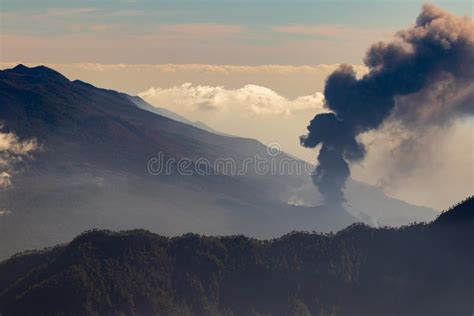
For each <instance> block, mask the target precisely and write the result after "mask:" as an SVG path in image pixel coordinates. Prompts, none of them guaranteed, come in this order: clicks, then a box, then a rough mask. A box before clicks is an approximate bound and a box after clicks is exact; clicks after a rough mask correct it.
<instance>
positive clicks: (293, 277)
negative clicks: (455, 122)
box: [0, 198, 474, 316]
mask: <svg viewBox="0 0 474 316" xmlns="http://www.w3.org/2000/svg"><path fill="white" fill-rule="evenodd" d="M472 203H473V199H472V198H470V199H468V200H466V201H465V202H463V203H462V204H460V205H457V206H456V207H454V208H453V209H451V210H449V211H448V212H446V213H444V214H445V215H444V216H447V214H449V217H451V218H452V219H456V218H458V219H459V218H461V220H463V221H464V218H465V217H464V214H465V213H470V214H471V216H470V217H469V218H470V219H471V220H470V221H465V222H464V225H458V224H459V221H458V220H454V221H451V222H450V223H446V222H444V221H443V220H441V218H442V217H443V215H440V217H439V218H438V219H436V220H435V221H433V222H432V223H430V224H417V225H411V226H406V227H403V228H398V229H390V228H379V229H375V228H371V227H369V226H367V225H364V224H354V225H352V226H349V227H347V228H345V229H343V230H341V231H340V232H338V233H336V234H318V233H305V232H292V233H289V234H286V235H284V236H281V237H279V238H275V239H272V240H257V239H252V238H248V237H245V236H227V237H206V236H202V235H196V234H185V235H182V236H178V237H164V236H159V235H156V234H152V233H150V232H147V231H144V230H134V231H127V232H119V233H115V232H110V231H89V232H85V233H83V234H81V235H80V236H78V237H76V238H74V239H73V240H72V241H71V242H70V243H68V244H65V245H62V246H58V247H54V248H51V249H49V250H44V251H41V252H32V253H26V254H18V255H16V256H14V257H12V258H11V259H9V260H7V261H4V262H2V263H0V288H4V290H3V291H0V312H2V314H5V315H19V314H21V315H32V314H38V313H39V314H48V315H59V314H64V313H66V314H127V315H175V314H179V315H188V314H189V315H325V314H328V313H329V314H332V315H335V316H340V315H400V314H403V315H468V314H469V313H470V312H472V311H473V307H474V306H473V305H472V302H473V298H474V277H473V274H472V273H470V272H472V262H474V251H471V250H474V249H473V246H472V243H471V242H470V241H471V240H472V238H473V237H474V235H473V233H474V221H473V220H472V218H473V217H472V213H474V208H473V207H472V206H473V204H472ZM466 210H467V211H466ZM453 223H454V224H455V225H454V226H453V225H452V224H453ZM20 293H21V294H20ZM44 297H54V298H55V300H54V302H50V301H48V300H46V301H45V300H43V298H44Z"/></svg>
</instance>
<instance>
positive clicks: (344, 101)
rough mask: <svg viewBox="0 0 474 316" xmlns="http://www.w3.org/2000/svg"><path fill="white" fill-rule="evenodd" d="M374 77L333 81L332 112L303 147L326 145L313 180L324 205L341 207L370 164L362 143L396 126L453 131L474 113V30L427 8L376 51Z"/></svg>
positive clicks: (370, 59)
mask: <svg viewBox="0 0 474 316" xmlns="http://www.w3.org/2000/svg"><path fill="white" fill-rule="evenodd" d="M364 63H365V65H366V66H367V67H368V70H369V71H368V73H367V74H366V75H364V76H363V77H361V78H360V79H358V78H356V73H355V71H354V69H353V68H352V66H349V65H342V66H340V67H339V68H338V69H337V70H336V71H334V72H333V73H332V74H331V75H330V76H329V77H328V79H327V81H326V86H325V89H324V95H325V99H326V101H325V102H326V103H325V106H326V108H328V109H329V110H330V111H331V112H330V113H324V114H319V115H316V116H315V117H314V119H313V120H312V121H311V122H310V125H309V126H308V134H307V135H304V136H301V139H300V140H301V144H302V145H303V146H305V147H309V148H314V147H316V146H318V145H320V144H321V149H320V152H319V155H318V163H319V164H318V166H317V168H316V170H315V172H314V175H313V181H314V183H315V185H317V186H318V188H319V191H320V192H321V193H322V194H323V196H324V199H325V203H326V204H331V205H341V204H342V202H343V201H344V195H343V188H344V183H345V181H346V180H347V178H348V177H349V176H350V169H349V163H351V162H358V161H360V160H362V159H363V158H364V157H365V153H366V150H365V146H364V145H363V144H362V143H360V142H359V141H358V140H357V136H358V135H359V134H361V133H364V132H368V131H370V130H376V129H377V128H379V127H380V126H381V125H382V123H383V122H384V121H388V120H394V121H398V122H399V123H401V125H402V126H403V127H404V128H406V129H410V130H417V129H420V128H423V127H426V126H433V125H439V126H442V125H443V124H447V122H450V121H452V120H453V119H455V118H457V117H460V116H462V115H465V114H473V113H474V24H473V22H472V19H470V18H468V17H458V16H454V15H452V14H450V13H448V12H445V11H443V10H441V9H439V8H437V7H435V6H432V5H425V6H424V7H423V9H422V12H421V14H420V15H419V16H418V18H417V20H416V24H415V25H414V26H413V27H411V28H409V29H406V30H402V31H399V32H398V33H397V34H396V36H395V39H394V40H393V41H392V42H389V43H383V42H380V43H376V44H374V45H372V46H371V47H370V48H369V50H368V52H367V54H366V57H365V59H364Z"/></svg>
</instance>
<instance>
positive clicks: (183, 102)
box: [139, 83, 324, 116]
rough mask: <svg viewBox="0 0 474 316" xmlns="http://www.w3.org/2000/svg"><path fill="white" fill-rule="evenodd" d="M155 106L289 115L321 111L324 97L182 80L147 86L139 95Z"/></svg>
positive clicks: (246, 113) (257, 87)
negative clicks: (164, 85) (292, 96)
mask: <svg viewBox="0 0 474 316" xmlns="http://www.w3.org/2000/svg"><path fill="white" fill-rule="evenodd" d="M139 95H140V96H141V97H143V98H144V99H146V100H147V101H149V102H151V103H152V104H155V105H158V106H165V107H172V108H182V109H186V110H201V111H202V110H204V111H209V110H215V111H235V112H239V113H238V114H245V115H260V116H266V115H291V114H293V113H295V112H297V111H302V110H308V109H315V110H322V108H323V103H324V96H323V95H322V93H320V92H316V93H314V94H312V95H307V96H301V97H298V98H296V99H292V100H290V99H287V98H285V97H283V96H281V95H279V94H278V93H276V92H275V91H273V90H271V89H269V88H266V87H262V86H257V85H250V84H249V85H246V86H244V87H242V88H239V89H226V88H225V87H223V86H201V85H198V86H193V85H192V84H191V83H185V84H182V85H180V86H174V87H171V88H166V89H162V88H150V89H148V90H147V91H144V92H142V93H140V94H139Z"/></svg>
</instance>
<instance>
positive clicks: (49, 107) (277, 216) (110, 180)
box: [0, 65, 355, 258]
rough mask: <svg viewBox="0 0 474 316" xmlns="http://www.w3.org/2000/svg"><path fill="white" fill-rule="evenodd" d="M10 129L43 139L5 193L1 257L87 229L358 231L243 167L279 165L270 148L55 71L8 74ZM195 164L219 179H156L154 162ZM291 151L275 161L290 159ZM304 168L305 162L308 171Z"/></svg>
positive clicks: (2, 116)
mask: <svg viewBox="0 0 474 316" xmlns="http://www.w3.org/2000/svg"><path fill="white" fill-rule="evenodd" d="M0 104H1V107H0V120H1V121H2V122H4V123H5V124H4V125H5V127H4V131H5V132H14V133H15V134H16V135H18V136H19V137H20V138H21V139H31V138H35V139H37V141H38V143H39V144H40V145H41V150H40V151H38V152H37V153H36V154H35V155H34V159H33V160H30V161H28V162H25V163H24V164H22V165H21V166H20V167H21V170H19V171H21V172H18V173H17V174H16V175H15V176H14V177H13V179H12V182H13V186H12V188H9V189H8V190H3V191H1V192H0V195H1V199H0V208H2V209H8V210H9V211H10V212H9V213H8V215H7V216H1V217H0V230H1V232H2V239H1V240H0V257H3V258H4V257H6V256H8V255H11V254H13V253H14V252H16V251H19V250H24V249H32V248H38V247H44V246H47V245H52V244H55V243H58V242H64V241H65V240H68V239H70V238H72V237H73V236H74V235H77V234H78V233H80V232H81V231H84V230H87V229H91V228H95V227H100V228H108V229H132V228H137V227H140V228H142V227H143V228H147V229H150V230H152V231H156V232H160V233H163V234H177V233H183V232H187V231H194V232H200V233H204V232H206V233H213V234H231V233H246V234H249V235H252V236H256V237H271V236H275V235H276V234H282V233H284V232H287V231H290V230H292V229H310V230H311V229H318V230H319V229H321V230H336V229H340V228H343V227H345V226H347V225H349V224H350V223H352V222H354V220H355V219H354V218H353V217H352V216H350V215H349V214H348V213H346V212H344V211H343V210H341V211H339V212H333V211H332V210H328V209H324V208H321V207H320V208H308V207H296V206H292V205H288V204H287V196H288V195H289V193H288V192H289V191H290V190H289V189H288V188H289V187H293V186H298V185H299V183H300V182H301V179H300V178H299V177H297V176H291V175H287V176H282V177H279V176H277V175H275V174H269V173H265V174H263V175H259V174H257V173H256V170H255V166H254V165H249V166H248V170H247V171H246V172H245V174H243V175H235V171H234V172H233V171H232V170H227V169H226V168H225V166H221V169H216V160H218V159H222V158H226V159H230V160H231V162H234V164H235V167H236V168H241V167H242V166H243V164H242V163H243V161H244V160H245V159H246V158H248V157H255V155H258V156H259V157H260V158H262V159H263V158H265V159H270V158H272V157H270V156H269V154H268V153H267V149H266V147H265V146H263V145H262V144H261V143H259V142H257V141H254V140H250V139H243V138H236V137H224V136H220V135H216V134H213V133H209V132H206V131H204V130H202V129H198V128H195V127H192V126H190V125H187V124H183V123H180V122H176V121H174V120H171V119H168V118H166V117H163V116H160V115H156V114H152V113H150V112H148V111H145V110H142V109H140V108H138V107H137V106H136V105H135V104H134V103H133V102H131V101H130V99H129V97H128V96H127V95H124V94H122V93H118V92H115V91H111V90H105V89H99V88H96V87H93V86H91V85H89V84H87V83H84V82H81V81H73V82H71V81H69V80H68V79H67V78H65V77H63V76H62V75H61V74H59V73H57V72H55V71H53V70H51V69H48V68H46V67H35V68H28V67H25V66H21V65H20V66H17V67H15V68H13V69H10V70H5V71H1V72H0ZM160 153H161V154H163V161H164V162H167V161H171V159H174V160H175V162H176V161H178V160H179V159H182V158H185V159H188V160H189V161H190V166H189V168H190V169H192V168H195V161H196V160H197V159H200V158H202V159H205V160H206V161H207V162H208V163H209V165H210V166H211V167H214V168H211V172H210V174H209V175H199V174H197V173H195V172H194V173H193V175H183V174H182V172H180V170H178V166H177V163H174V164H173V165H172V166H171V168H170V170H169V174H160V175H152V174H150V172H149V170H148V169H147V166H148V163H149V161H150V159H153V158H156V157H158V156H159V154H160ZM283 158H285V156H284V155H283V154H282V155H281V156H279V157H275V159H283ZM298 163H300V162H298Z"/></svg>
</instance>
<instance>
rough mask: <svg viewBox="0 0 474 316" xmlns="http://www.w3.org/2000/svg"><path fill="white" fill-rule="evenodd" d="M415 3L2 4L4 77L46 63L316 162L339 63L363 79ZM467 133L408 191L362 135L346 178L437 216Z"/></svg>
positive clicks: (9, 0)
mask: <svg viewBox="0 0 474 316" xmlns="http://www.w3.org/2000/svg"><path fill="white" fill-rule="evenodd" d="M423 3H424V1H404V0H400V1H383V0H382V1H372V0H366V1H337V0H336V1H316V0H313V1H299V0H293V1H278V0H276V1H261V0H255V1H229V0H221V1H197V0H195V1H180V0H174V1H151V0H121V1H120V0H116V1H112V0H83V1H70V0H63V1H57V0H46V1H38V0H26V1H25V0H0V8H1V15H0V36H1V37H0V69H1V68H10V67H13V66H14V65H16V64H17V63H20V62H21V63H25V64H28V65H38V64H46V65H47V66H49V67H52V68H54V69H56V70H58V71H60V72H61V73H63V74H65V75H66V76H67V77H68V78H70V79H71V80H73V79H81V80H84V81H86V82H90V83H92V84H94V85H97V86H99V87H104V88H111V89H115V90H118V91H123V92H126V93H129V94H132V95H140V96H141V97H142V98H144V99H145V100H147V101H148V102H150V103H151V104H153V105H156V106H160V107H166V108H168V109H170V110H172V111H174V112H177V113H179V114H181V115H184V116H186V117H187V118H189V119H191V120H196V121H202V122H204V123H206V124H207V125H209V126H210V127H212V128H214V129H216V130H218V131H221V132H224V133H228V134H232V135H237V136H243V137H250V138H257V139H258V140H260V141H262V142H263V143H270V142H278V143H279V144H280V145H281V147H282V148H283V150H285V151H287V152H289V153H290V154H293V155H295V156H297V157H299V158H301V159H304V160H307V161H311V162H312V161H314V157H315V151H314V150H309V149H306V148H303V147H301V146H300V144H299V141H298V137H299V136H300V135H302V134H304V133H305V130H306V126H307V125H308V123H309V121H310V120H311V119H312V118H313V117H314V115H315V114H318V113H321V112H325V111H327V110H326V109H324V107H323V103H324V100H323V97H322V92H323V90H324V83H325V79H326V77H327V76H328V75H329V74H330V73H331V72H332V71H334V70H335V69H336V68H337V67H338V66H339V64H342V63H348V64H352V65H355V67H356V70H357V73H358V75H359V76H361V75H363V74H364V73H365V72H366V68H365V66H364V65H363V58H364V55H365V52H366V50H367V49H368V47H369V46H370V45H371V44H373V43H375V42H377V41H387V40H390V39H392V38H393V35H394V33H395V32H396V31H398V30H400V29H405V28H407V27H410V26H411V25H413V24H414V23H415V19H416V16H417V15H418V14H419V12H420V10H421V6H422V5H423ZM431 3H434V4H436V5H439V6H440V7H442V8H443V9H445V10H447V11H449V12H451V13H454V14H456V15H467V16H470V17H472V15H473V12H474V9H473V5H474V2H473V1H432V2H431ZM200 105H201V106H200ZM473 126H474V124H473V121H472V120H471V119H467V120H463V121H460V122H457V123H456V124H455V125H454V126H453V128H452V129H450V130H449V132H447V133H443V140H442V144H443V146H444V147H443V148H444V149H443V148H442V150H439V149H437V150H434V149H433V152H432V159H431V160H432V161H430V162H429V163H424V164H419V165H417V167H416V168H413V169H411V170H412V172H411V173H410V174H404V175H403V179H404V181H401V180H400V179H398V178H396V177H393V176H392V175H393V172H392V170H389V168H387V164H386V162H387V161H388V160H390V157H391V150H393V148H391V147H390V146H387V145H386V144H390V139H387V137H388V136H387V135H384V134H379V135H376V136H374V135H364V137H365V138H366V142H367V143H370V144H377V146H373V148H376V149H374V150H371V147H369V152H368V155H367V157H366V159H365V160H364V161H363V162H362V163H360V164H358V165H357V166H354V168H353V177H354V178H355V179H358V180H361V181H364V182H367V183H370V184H373V185H377V186H379V187H380V188H382V189H383V190H384V191H385V192H386V193H387V194H389V195H391V196H394V197H397V198H400V199H403V200H406V201H409V202H411V203H415V204H419V205H428V206H431V207H434V208H437V209H442V208H444V207H446V206H449V205H450V204H452V203H454V202H456V201H457V200H460V199H462V198H464V197H465V196H466V195H467V194H470V193H472V192H473V191H474V183H473V179H474V177H473V176H474V174H473V172H474V165H473V160H472V159H471V158H472V157H473V155H474V130H473ZM282 127H283V128H282ZM453 140H455V141H453ZM447 148H449V150H447ZM430 150H431V149H430ZM435 167H436V172H433V168H435ZM466 170H467V172H466ZM469 171H470V172H469ZM446 183H448V184H449V186H448V187H446ZM433 192H435V193H436V192H438V194H433Z"/></svg>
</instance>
